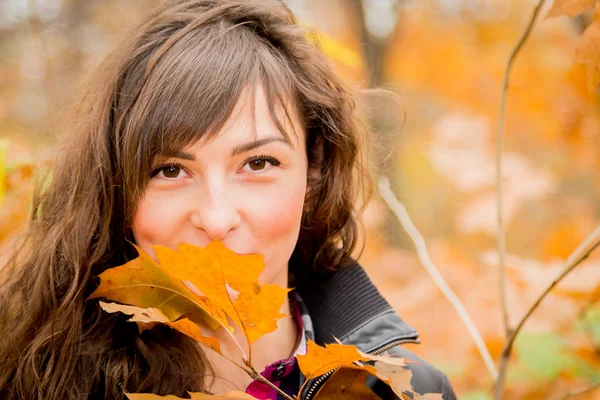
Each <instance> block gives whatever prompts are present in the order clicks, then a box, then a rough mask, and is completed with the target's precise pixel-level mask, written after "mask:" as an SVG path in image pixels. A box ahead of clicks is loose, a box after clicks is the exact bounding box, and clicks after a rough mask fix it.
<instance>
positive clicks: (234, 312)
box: [153, 241, 288, 344]
mask: <svg viewBox="0 0 600 400" xmlns="http://www.w3.org/2000/svg"><path fill="white" fill-rule="evenodd" d="M153 247H154V249H155V251H156V256H157V257H158V259H159V260H160V265H161V267H162V268H163V269H165V270H167V271H169V273H171V274H173V276H175V277H176V278H178V279H179V280H181V281H182V282H184V283H185V284H186V286H187V287H188V288H189V289H191V290H192V291H194V293H196V294H197V295H202V296H206V298H208V299H210V301H211V302H213V303H214V304H215V305H216V306H217V307H219V308H220V309H222V310H223V311H224V312H225V314H226V315H227V316H228V317H229V318H231V320H232V321H233V322H234V323H235V324H236V325H237V326H238V327H240V328H243V330H244V332H245V335H246V338H247V339H248V342H249V343H250V344H251V343H253V342H255V341H256V340H257V339H258V338H260V337H261V336H263V335H265V334H267V333H270V332H273V331H275V330H276V329H277V319H279V318H282V317H286V315H285V314H281V313H280V312H279V310H280V309H281V306H282V305H283V303H284V301H285V298H286V296H287V292H288V289H284V288H281V287H279V286H277V285H261V284H259V283H258V277H259V276H260V274H261V272H262V271H263V269H264V268H265V264H264V262H263V258H262V256H260V255H238V254H235V253H234V252H233V251H231V250H229V249H228V248H227V247H226V246H225V245H224V244H223V243H221V242H220V241H213V242H211V243H209V244H208V245H207V246H206V247H205V248H201V247H196V246H192V245H188V244H180V245H179V246H178V250H179V251H175V250H171V249H169V248H166V247H161V246H153ZM232 291H235V292H237V296H236V297H235V299H233V298H232V293H231V292H232Z"/></svg>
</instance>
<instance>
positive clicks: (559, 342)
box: [515, 333, 575, 380]
mask: <svg viewBox="0 0 600 400" xmlns="http://www.w3.org/2000/svg"><path fill="white" fill-rule="evenodd" d="M515 347H516V350H517V353H518V354H519V358H520V360H521V362H522V364H523V366H524V367H525V369H526V370H527V371H528V372H530V373H531V374H532V375H533V376H534V377H535V378H539V379H546V380H552V379H555V378H556V377H557V376H558V375H559V374H560V372H561V371H563V369H566V368H572V367H573V364H574V362H575V360H574V358H573V357H572V356H570V355H568V354H567V352H566V350H567V349H568V347H567V343H566V341H565V340H564V339H563V338H561V337H559V336H556V335H554V334H551V333H523V334H522V335H521V336H520V337H519V338H518V339H517V341H516V344H515Z"/></svg>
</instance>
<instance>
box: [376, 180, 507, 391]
mask: <svg viewBox="0 0 600 400" xmlns="http://www.w3.org/2000/svg"><path fill="white" fill-rule="evenodd" d="M379 194H380V195H381V197H382V198H383V200H384V201H385V202H386V203H387V205H388V207H389V208H390V209H391V210H392V211H393V212H394V214H396V216H397V217H398V220H399V221H400V224H401V225H402V226H403V228H404V229H405V230H406V232H407V233H408V235H409V236H410V238H411V239H412V241H413V243H414V245H415V247H416V249H417V255H418V256H419V260H421V263H422V264H423V266H424V267H425V270H426V271H427V273H428V274H429V275H430V276H431V278H432V279H433V281H434V282H435V284H436V285H437V287H438V288H439V289H440V290H441V291H442V293H443V294H444V296H446V298H447V299H448V301H449V302H450V304H452V306H453V307H454V309H455V310H456V312H457V313H458V316H459V317H460V319H461V320H462V322H463V324H464V325H465V327H466V328H467V331H468V332H469V335H471V338H472V339H473V341H474V342H475V345H476V346H477V349H478V350H479V353H480V354H481V357H482V358H483V362H484V363H485V366H486V367H487V369H488V371H489V373H490V375H491V376H492V378H493V379H494V380H495V379H496V377H497V376H498V371H497V370H496V365H495V363H494V360H493V359H492V356H491V355H490V352H489V351H488V349H487V347H486V346H485V343H484V341H483V339H482V338H481V335H480V334H479V331H478V330H477V328H476V327H475V324H473V321H472V320H471V317H469V314H468V313H467V310H466V309H465V307H464V306H463V304H462V302H461V301H460V299H459V298H458V296H457V295H456V294H455V293H454V291H453V290H452V288H450V286H449V285H448V283H446V281H445V280H444V278H443V277H442V275H441V274H440V272H439V271H438V269H437V268H436V267H435V265H434V264H433V262H432V261H431V259H430V258H429V254H428V251H427V245H426V244H425V239H424V238H423V236H422V235H421V233H420V232H419V230H418V228H417V227H416V226H415V224H414V223H413V222H412V220H411V218H410V215H409V214H408V211H407V210H406V207H404V205H403V204H402V203H401V202H400V201H399V200H398V198H397V197H396V195H394V193H393V192H392V190H391V188H390V182H389V179H388V178H387V177H385V176H383V177H381V178H380V179H379Z"/></svg>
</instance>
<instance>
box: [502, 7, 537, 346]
mask: <svg viewBox="0 0 600 400" xmlns="http://www.w3.org/2000/svg"><path fill="white" fill-rule="evenodd" d="M544 1H545V0H540V1H539V3H538V5H537V6H536V7H535V9H534V11H533V14H532V15H531V19H530V20H529V24H527V28H526V29H525V32H523V35H522V36H521V39H519V42H518V43H517V45H516V46H515V48H514V49H513V51H512V53H511V54H510V57H509V58H508V62H507V64H506V71H505V72H504V82H503V84H502V95H501V97H500V112H499V113H498V132H497V139H496V140H497V141H496V203H497V213H498V267H499V269H500V299H501V304H502V320H503V322H504V330H505V332H506V336H507V337H509V336H510V334H511V327H510V318H509V312H508V303H507V300H506V270H505V266H504V264H505V258H506V241H505V231H504V229H505V228H504V202H503V199H502V153H503V150H504V113H505V108H506V94H507V91H508V80H509V77H510V72H511V70H512V66H513V64H514V62H515V59H516V57H517V54H518V53H519V51H520V50H521V48H522V47H523V45H524V44H525V42H526V41H527V38H529V34H530V33H531V30H532V29H533V24H534V23H535V20H536V19H537V16H538V14H539V12H540V10H541V8H542V6H543V4H544Z"/></svg>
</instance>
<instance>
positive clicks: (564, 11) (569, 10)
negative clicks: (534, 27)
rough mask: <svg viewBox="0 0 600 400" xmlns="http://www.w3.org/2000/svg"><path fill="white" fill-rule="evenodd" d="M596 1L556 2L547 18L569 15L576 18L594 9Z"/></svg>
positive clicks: (562, 0) (556, 0)
mask: <svg viewBox="0 0 600 400" xmlns="http://www.w3.org/2000/svg"><path fill="white" fill-rule="evenodd" d="M595 3H596V0H554V4H553V5H552V8H551V9H550V11H549V12H548V14H547V15H546V18H552V17H558V16H561V15H567V16H569V17H575V16H577V15H579V14H581V13H582V12H584V11H586V10H589V9H590V8H592V7H594V4H595Z"/></svg>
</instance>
